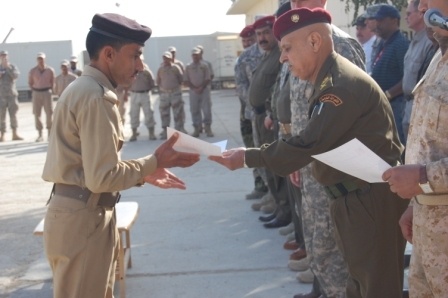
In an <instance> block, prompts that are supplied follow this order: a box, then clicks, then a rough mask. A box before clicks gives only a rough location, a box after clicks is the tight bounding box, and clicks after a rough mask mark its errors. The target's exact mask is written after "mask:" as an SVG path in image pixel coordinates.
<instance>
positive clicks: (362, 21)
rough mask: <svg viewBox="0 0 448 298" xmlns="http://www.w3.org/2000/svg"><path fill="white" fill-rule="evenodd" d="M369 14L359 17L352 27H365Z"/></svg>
mask: <svg viewBox="0 0 448 298" xmlns="http://www.w3.org/2000/svg"><path fill="white" fill-rule="evenodd" d="M366 15H367V14H365V13H363V14H362V15H359V16H358V17H357V18H356V19H355V20H354V21H353V23H352V26H361V27H364V26H365V25H366V20H367V17H366Z"/></svg>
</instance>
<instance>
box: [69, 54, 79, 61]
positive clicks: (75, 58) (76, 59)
mask: <svg viewBox="0 0 448 298" xmlns="http://www.w3.org/2000/svg"><path fill="white" fill-rule="evenodd" d="M70 62H78V57H76V56H75V55H73V56H71V57H70Z"/></svg>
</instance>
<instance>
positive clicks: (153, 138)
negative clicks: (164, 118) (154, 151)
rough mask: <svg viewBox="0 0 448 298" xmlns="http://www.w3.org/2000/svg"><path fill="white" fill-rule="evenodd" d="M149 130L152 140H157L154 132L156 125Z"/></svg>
mask: <svg viewBox="0 0 448 298" xmlns="http://www.w3.org/2000/svg"><path fill="white" fill-rule="evenodd" d="M148 130H149V139H150V140H151V141H153V140H157V138H156V135H155V134H154V127H150V128H149V129H148Z"/></svg>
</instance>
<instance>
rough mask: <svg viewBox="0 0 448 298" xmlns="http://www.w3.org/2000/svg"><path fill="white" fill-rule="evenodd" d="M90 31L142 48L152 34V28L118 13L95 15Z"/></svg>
mask: <svg viewBox="0 0 448 298" xmlns="http://www.w3.org/2000/svg"><path fill="white" fill-rule="evenodd" d="M90 31H93V32H96V33H98V34H101V35H104V36H108V37H112V38H116V39H118V40H123V41H128V42H131V43H137V44H139V45H142V46H143V45H144V44H145V41H147V40H148V38H149V37H150V36H151V33H152V31H151V29H150V28H148V27H146V26H144V25H140V24H139V23H137V22H136V21H134V20H131V19H129V18H127V17H125V16H122V15H119V14H116V13H104V14H98V13H97V14H95V15H94V16H93V18H92V27H91V28H90Z"/></svg>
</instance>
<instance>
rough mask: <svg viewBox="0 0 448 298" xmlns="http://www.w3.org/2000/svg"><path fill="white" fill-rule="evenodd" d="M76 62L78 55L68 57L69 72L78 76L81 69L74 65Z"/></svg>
mask: <svg viewBox="0 0 448 298" xmlns="http://www.w3.org/2000/svg"><path fill="white" fill-rule="evenodd" d="M77 64H78V57H76V56H71V57H70V72H71V73H73V74H75V75H77V76H78V77H80V76H81V75H82V70H80V69H78V67H77V66H76V65H77Z"/></svg>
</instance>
